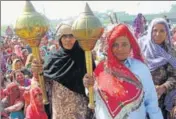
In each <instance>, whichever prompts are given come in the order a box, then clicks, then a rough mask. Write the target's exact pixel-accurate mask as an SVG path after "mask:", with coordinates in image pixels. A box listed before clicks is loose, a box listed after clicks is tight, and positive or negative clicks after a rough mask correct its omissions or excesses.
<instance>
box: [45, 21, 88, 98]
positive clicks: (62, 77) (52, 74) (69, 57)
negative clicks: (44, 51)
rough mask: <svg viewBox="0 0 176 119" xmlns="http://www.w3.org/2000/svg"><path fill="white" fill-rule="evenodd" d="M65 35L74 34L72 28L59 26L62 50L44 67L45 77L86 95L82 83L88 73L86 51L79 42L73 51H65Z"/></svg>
mask: <svg viewBox="0 0 176 119" xmlns="http://www.w3.org/2000/svg"><path fill="white" fill-rule="evenodd" d="M64 34H72V31H71V26H69V25H67V24H61V26H59V29H58V30H57V34H56V37H57V38H58V40H59V44H60V46H61V48H60V50H59V51H57V52H56V53H55V54H53V55H51V57H50V59H49V61H48V63H47V64H46V65H45V66H44V76H45V77H46V78H47V79H51V80H55V81H57V82H59V83H61V84H62V85H64V86H65V87H67V88H68V89H70V90H72V91H74V92H77V93H79V94H83V95H85V88H84V86H83V81H82V79H83V76H84V75H85V73H86V64H85V56H84V51H83V50H82V49H81V47H80V46H79V44H78V42H77V41H76V42H75V44H74V46H73V48H72V49H71V50H68V49H65V48H64V47H63V45H62V43H61V38H62V36H63V35H64Z"/></svg>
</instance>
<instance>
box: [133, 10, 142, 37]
mask: <svg viewBox="0 0 176 119" xmlns="http://www.w3.org/2000/svg"><path fill="white" fill-rule="evenodd" d="M143 18H144V19H145V17H144V16H143V15H142V14H141V13H139V14H138V15H137V17H136V18H135V20H134V22H133V28H134V32H135V36H136V38H138V37H139V35H140V34H142V33H143V32H144V22H143Z"/></svg>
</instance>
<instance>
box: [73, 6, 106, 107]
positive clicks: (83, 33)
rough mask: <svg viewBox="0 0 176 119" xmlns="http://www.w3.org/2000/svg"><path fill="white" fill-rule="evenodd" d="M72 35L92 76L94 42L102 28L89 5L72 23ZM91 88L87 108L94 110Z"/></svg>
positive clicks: (90, 88)
mask: <svg viewBox="0 0 176 119" xmlns="http://www.w3.org/2000/svg"><path fill="white" fill-rule="evenodd" d="M72 31H73V35H74V36H75V37H76V39H77V40H78V42H79V44H80V46H81V47H82V49H83V50H84V51H85V57H86V69H87V73H88V74H90V75H91V76H92V73H93V68H92V54H91V50H92V49H93V48H94V46H95V44H96V41H97V40H98V39H99V38H100V36H101V35H102V33H103V31H104V28H103V26H102V24H101V22H100V20H99V19H98V18H97V17H95V16H94V14H93V12H92V10H91V9H90V7H89V5H88V4H87V3H86V6H85V9H84V12H82V13H81V14H80V15H79V17H78V18H77V19H76V20H75V21H74V23H73V25H72ZM93 95H94V94H93V87H92V86H91V87H89V105H88V106H89V108H90V109H94V107H95V105H94V97H93Z"/></svg>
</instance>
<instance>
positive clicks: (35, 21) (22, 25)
mask: <svg viewBox="0 0 176 119" xmlns="http://www.w3.org/2000/svg"><path fill="white" fill-rule="evenodd" d="M48 27H49V22H48V20H47V18H46V17H45V16H43V15H41V14H40V13H38V12H36V10H35V9H34V7H33V5H32V3H31V2H30V1H25V6H24V9H23V12H22V14H21V15H20V16H19V17H18V18H17V20H16V24H15V32H16V34H17V35H18V36H19V37H20V38H22V39H24V40H25V41H26V42H27V43H28V44H29V45H30V47H31V48H32V54H33V56H34V59H36V60H37V61H38V62H39V63H38V66H39V67H38V76H39V84H40V88H41V89H42V93H43V102H44V104H48V99H47V96H46V89H45V83H44V78H43V73H42V71H41V68H40V66H42V64H41V56H40V51H39V45H40V41H41V38H42V37H43V36H44V35H45V33H46V32H47V31H48Z"/></svg>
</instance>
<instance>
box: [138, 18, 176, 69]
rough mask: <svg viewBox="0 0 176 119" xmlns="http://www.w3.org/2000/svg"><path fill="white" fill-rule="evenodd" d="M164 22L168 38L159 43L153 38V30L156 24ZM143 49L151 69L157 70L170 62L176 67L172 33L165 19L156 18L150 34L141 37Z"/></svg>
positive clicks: (149, 30) (150, 27)
mask: <svg viewBox="0 0 176 119" xmlns="http://www.w3.org/2000/svg"><path fill="white" fill-rule="evenodd" d="M156 24H163V25H164V26H165V30H166V33H167V39H166V40H165V41H164V43H163V44H162V45H158V44H156V43H155V42H154V40H153V39H152V30H153V27H154V25H156ZM140 42H141V45H140V46H141V49H142V52H143V54H144V57H145V60H146V63H147V65H148V67H149V69H150V70H151V71H154V70H156V69H157V68H159V67H161V66H163V65H165V64H167V63H169V64H170V65H172V66H173V68H176V58H175V51H174V49H173V45H172V43H171V35H170V31H169V27H168V24H167V22H166V21H165V19H163V18H156V19H154V20H152V22H151V24H150V26H149V29H148V34H147V35H146V36H144V37H142V38H141V39H140Z"/></svg>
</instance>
